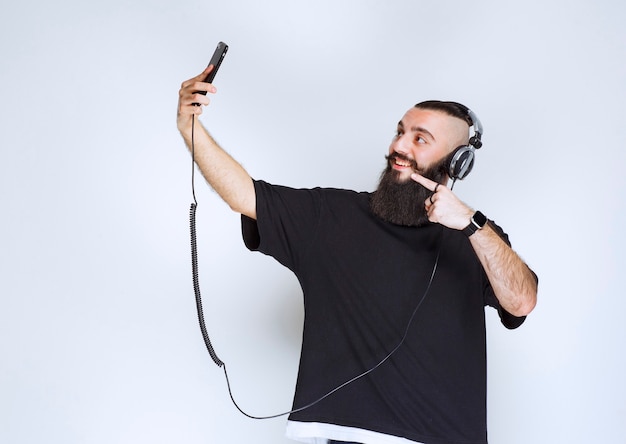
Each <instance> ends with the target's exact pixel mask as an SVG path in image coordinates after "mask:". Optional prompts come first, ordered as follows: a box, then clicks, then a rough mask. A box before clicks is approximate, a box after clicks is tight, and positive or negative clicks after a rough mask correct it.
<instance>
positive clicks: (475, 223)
mask: <svg viewBox="0 0 626 444" xmlns="http://www.w3.org/2000/svg"><path fill="white" fill-rule="evenodd" d="M486 223H487V216H485V215H484V214H483V213H481V212H480V211H477V212H475V213H474V215H473V216H472V218H471V219H470V223H469V225H468V226H467V227H465V228H463V234H465V235H466V236H467V237H470V236H471V235H472V234H474V233H476V231H478V230H480V229H481V228H482V227H484V226H485V224H486Z"/></svg>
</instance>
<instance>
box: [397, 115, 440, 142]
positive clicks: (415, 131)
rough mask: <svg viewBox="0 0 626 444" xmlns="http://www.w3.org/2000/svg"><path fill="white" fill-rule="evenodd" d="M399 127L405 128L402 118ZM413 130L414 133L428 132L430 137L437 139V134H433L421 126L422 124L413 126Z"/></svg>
mask: <svg viewBox="0 0 626 444" xmlns="http://www.w3.org/2000/svg"><path fill="white" fill-rule="evenodd" d="M398 128H402V129H404V123H403V122H402V120H400V121H399V122H398ZM411 132H413V133H424V134H426V135H427V136H428V137H430V138H431V139H433V141H435V136H433V134H432V133H431V132H430V131H428V130H427V129H426V128H424V127H421V126H412V127H411Z"/></svg>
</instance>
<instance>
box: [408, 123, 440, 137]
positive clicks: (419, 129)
mask: <svg viewBox="0 0 626 444" xmlns="http://www.w3.org/2000/svg"><path fill="white" fill-rule="evenodd" d="M411 131H412V132H414V133H424V134H426V135H427V136H428V137H430V138H431V139H433V140H435V136H433V134H432V133H431V132H430V131H428V130H427V129H426V128H424V127H421V126H412V127H411Z"/></svg>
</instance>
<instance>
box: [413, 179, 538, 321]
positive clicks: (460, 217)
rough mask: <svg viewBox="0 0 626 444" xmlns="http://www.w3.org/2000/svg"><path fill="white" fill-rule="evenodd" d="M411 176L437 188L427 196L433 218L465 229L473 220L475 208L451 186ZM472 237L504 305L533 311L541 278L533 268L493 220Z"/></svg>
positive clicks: (520, 313)
mask: <svg viewBox="0 0 626 444" xmlns="http://www.w3.org/2000/svg"><path fill="white" fill-rule="evenodd" d="M411 178H412V179H413V180H415V181H416V182H418V183H420V184H422V185H423V186H425V187H426V188H428V189H429V190H431V191H433V192H434V193H433V195H432V198H430V199H426V210H427V211H428V219H429V220H430V221H431V222H437V223H439V224H442V225H445V226H446V227H448V228H453V229H456V230H462V229H464V228H465V227H466V226H467V225H468V224H469V223H470V218H471V217H472V216H473V214H474V211H473V210H472V209H471V208H470V207H468V206H467V205H466V204H464V203H463V202H461V201H460V200H459V199H458V198H457V197H456V195H455V194H454V193H453V192H452V191H451V190H450V189H448V188H447V187H445V186H437V183H436V182H433V181H432V180H429V179H427V178H425V177H423V176H420V175H419V174H413V175H412V176H411ZM469 239H470V242H471V244H472V247H473V248H474V251H475V252H476V255H477V256H478V259H479V260H480V263H481V264H482V266H483V268H484V270H485V273H486V274H487V277H488V278H489V282H490V283H491V287H492V288H493V291H494V293H495V295H496V297H497V298H498V301H499V302H500V305H501V306H502V308H504V309H505V310H506V311H507V312H509V313H511V314H512V315H514V316H526V315H527V314H529V313H530V312H531V311H532V310H533V308H535V305H536V303H537V280H536V279H535V275H534V274H533V273H532V271H531V270H530V268H528V266H527V265H526V264H525V263H524V261H522V259H521V258H520V257H519V256H518V255H517V253H516V252H515V251H513V249H512V248H511V247H510V246H509V245H507V243H506V242H504V240H503V239H502V238H501V237H500V236H499V235H498V233H496V232H495V231H494V229H493V228H492V227H491V226H490V224H486V225H485V226H484V228H483V229H481V230H478V231H476V232H475V233H474V234H472V235H471V236H470V238H469Z"/></svg>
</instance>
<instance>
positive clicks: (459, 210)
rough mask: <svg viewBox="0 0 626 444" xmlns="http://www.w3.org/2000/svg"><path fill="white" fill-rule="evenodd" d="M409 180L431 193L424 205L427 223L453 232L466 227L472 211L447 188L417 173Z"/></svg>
mask: <svg viewBox="0 0 626 444" xmlns="http://www.w3.org/2000/svg"><path fill="white" fill-rule="evenodd" d="M411 179H413V180H414V181H415V182H417V183H419V184H421V185H423V186H424V187H426V188H427V189H429V190H430V191H432V192H433V194H432V195H431V196H430V197H429V198H428V199H426V203H425V206H426V212H427V214H428V220H429V221H431V222H436V223H438V224H441V225H444V226H446V227H448V228H452V229H455V230H462V229H463V228H465V227H467V225H468V224H469V223H470V219H471V217H472V215H473V214H474V210H472V209H471V208H470V207H468V206H467V205H465V204H464V203H463V202H461V201H460V200H459V198H458V197H456V195H455V194H454V193H453V192H452V191H451V190H450V189H448V187H446V186H445V185H442V184H439V183H437V182H434V181H432V180H430V179H427V178H426V177H424V176H421V175H419V174H417V173H413V174H412V175H411Z"/></svg>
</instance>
